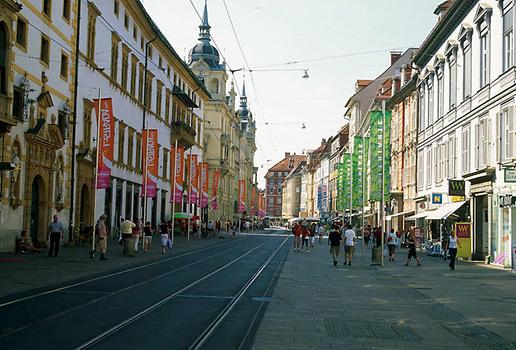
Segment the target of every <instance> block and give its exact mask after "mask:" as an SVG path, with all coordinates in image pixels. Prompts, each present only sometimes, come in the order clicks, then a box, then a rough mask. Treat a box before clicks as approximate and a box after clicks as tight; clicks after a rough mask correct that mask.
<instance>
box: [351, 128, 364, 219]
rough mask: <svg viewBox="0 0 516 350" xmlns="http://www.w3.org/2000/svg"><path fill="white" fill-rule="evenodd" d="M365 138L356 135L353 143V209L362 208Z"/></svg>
mask: <svg viewBox="0 0 516 350" xmlns="http://www.w3.org/2000/svg"><path fill="white" fill-rule="evenodd" d="M364 151H365V148H364V138H363V137H361V136H355V138H354V143H353V156H352V159H353V165H352V168H353V172H352V174H353V189H352V203H353V209H359V208H362V193H363V191H364V184H363V180H364V177H363V170H364V155H365V154H364Z"/></svg>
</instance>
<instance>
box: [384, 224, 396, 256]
mask: <svg viewBox="0 0 516 350" xmlns="http://www.w3.org/2000/svg"><path fill="white" fill-rule="evenodd" d="M397 240H398V237H396V233H394V229H393V228H391V232H389V234H388V235H387V247H388V249H389V261H394V255H395V254H396V244H397Z"/></svg>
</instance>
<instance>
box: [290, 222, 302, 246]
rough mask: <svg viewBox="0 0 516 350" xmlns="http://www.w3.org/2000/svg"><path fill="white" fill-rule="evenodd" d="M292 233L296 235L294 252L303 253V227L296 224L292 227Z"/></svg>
mask: <svg viewBox="0 0 516 350" xmlns="http://www.w3.org/2000/svg"><path fill="white" fill-rule="evenodd" d="M292 233H293V234H294V251H295V252H296V251H297V252H299V251H301V225H299V224H298V223H295V224H294V226H292Z"/></svg>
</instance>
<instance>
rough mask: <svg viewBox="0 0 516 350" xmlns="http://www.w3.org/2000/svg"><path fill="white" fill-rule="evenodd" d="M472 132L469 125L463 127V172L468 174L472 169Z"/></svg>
mask: <svg viewBox="0 0 516 350" xmlns="http://www.w3.org/2000/svg"><path fill="white" fill-rule="evenodd" d="M470 143H471V140H470V133H469V125H468V126H465V127H463V128H462V173H463V174H467V173H469V171H470V153H469V151H470Z"/></svg>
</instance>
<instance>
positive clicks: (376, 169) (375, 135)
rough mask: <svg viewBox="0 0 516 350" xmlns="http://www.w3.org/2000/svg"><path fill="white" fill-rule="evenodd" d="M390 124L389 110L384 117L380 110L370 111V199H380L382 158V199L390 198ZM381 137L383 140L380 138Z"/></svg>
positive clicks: (375, 200)
mask: <svg viewBox="0 0 516 350" xmlns="http://www.w3.org/2000/svg"><path fill="white" fill-rule="evenodd" d="M383 119H385V132H384V130H383ZM390 125H391V112H390V111H385V118H384V117H383V113H382V111H372V112H371V113H370V130H371V134H370V138H369V145H370V146H369V147H370V150H369V151H370V152H371V191H370V200H371V201H374V202H380V201H381V200H382V198H381V197H382V160H383V164H384V166H383V168H384V173H383V180H384V199H385V200H386V201H387V200H389V198H390V191H389V189H390V175H389V174H390V154H391V152H390V144H391V140H390ZM382 139H383V140H382ZM382 141H383V142H384V147H383V149H384V151H385V152H384V154H382Z"/></svg>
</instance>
